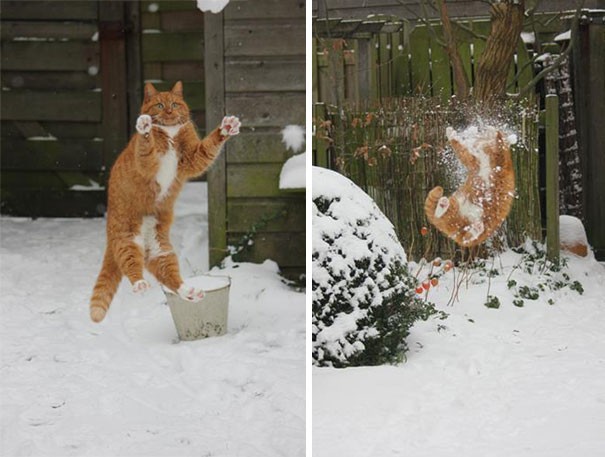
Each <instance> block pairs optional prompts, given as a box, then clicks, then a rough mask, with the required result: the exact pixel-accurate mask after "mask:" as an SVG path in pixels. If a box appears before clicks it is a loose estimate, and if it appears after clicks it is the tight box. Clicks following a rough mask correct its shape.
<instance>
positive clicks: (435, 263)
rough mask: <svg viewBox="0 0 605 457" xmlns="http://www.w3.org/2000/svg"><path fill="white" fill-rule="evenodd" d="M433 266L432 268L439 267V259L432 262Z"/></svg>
mask: <svg viewBox="0 0 605 457" xmlns="http://www.w3.org/2000/svg"><path fill="white" fill-rule="evenodd" d="M433 266H434V267H440V266H441V259H440V258H439V257H437V258H436V259H435V260H433Z"/></svg>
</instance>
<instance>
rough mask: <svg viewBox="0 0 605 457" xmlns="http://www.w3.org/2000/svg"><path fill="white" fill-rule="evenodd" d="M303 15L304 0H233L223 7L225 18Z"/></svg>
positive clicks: (299, 16)
mask: <svg viewBox="0 0 605 457" xmlns="http://www.w3.org/2000/svg"><path fill="white" fill-rule="evenodd" d="M304 17H305V1H304V0H264V1H263V2H262V3H261V2H258V1H254V0H252V1H250V0H243V1H240V0H235V1H232V2H230V4H229V6H228V7H227V8H226V9H225V19H226V20H229V21H230V20H241V19H257V18H258V19H287V18H299V19H300V18H302V19H304Z"/></svg>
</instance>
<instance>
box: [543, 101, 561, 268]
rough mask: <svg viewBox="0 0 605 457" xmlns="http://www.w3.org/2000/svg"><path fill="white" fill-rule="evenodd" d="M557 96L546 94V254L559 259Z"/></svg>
mask: <svg viewBox="0 0 605 457" xmlns="http://www.w3.org/2000/svg"><path fill="white" fill-rule="evenodd" d="M559 246H560V245H559V97H558V96H557V95H555V94H549V95H547V96H546V256H547V258H548V259H549V260H551V261H553V262H558V261H559Z"/></svg>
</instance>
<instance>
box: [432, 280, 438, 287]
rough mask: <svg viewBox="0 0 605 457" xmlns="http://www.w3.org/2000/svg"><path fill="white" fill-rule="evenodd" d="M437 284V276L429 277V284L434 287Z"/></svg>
mask: <svg viewBox="0 0 605 457" xmlns="http://www.w3.org/2000/svg"><path fill="white" fill-rule="evenodd" d="M437 284H439V280H438V279H437V278H433V279H431V286H433V287H435V286H436V285H437Z"/></svg>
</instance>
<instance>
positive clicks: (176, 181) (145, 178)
mask: <svg viewBox="0 0 605 457" xmlns="http://www.w3.org/2000/svg"><path fill="white" fill-rule="evenodd" d="M182 95H183V86H182V84H181V83H180V82H178V83H176V84H175V86H174V87H173V89H172V90H171V91H169V92H157V91H156V90H155V88H154V87H153V86H152V85H151V84H147V85H146V86H145V99H144V102H143V105H142V107H141V116H140V117H139V119H138V120H137V132H138V133H135V134H134V135H133V136H132V138H131V139H130V142H129V143H128V145H127V146H126V148H125V149H124V151H122V153H121V154H120V156H119V157H118V158H117V160H116V162H115V164H114V165H113V167H112V170H111V174H110V177H109V184H108V202H107V248H106V251H105V256H104V260H103V266H102V267H101V272H100V273H99V276H98V279H97V282H96V284H95V287H94V290H93V293H92V298H91V300H90V317H91V319H92V320H93V321H94V322H100V321H102V320H103V319H104V317H105V315H106V314H107V310H108V309H109V306H110V305H111V301H112V299H113V296H114V295H115V293H116V291H117V289H118V286H119V284H120V281H121V278H122V277H123V276H125V277H126V278H127V279H128V280H129V281H130V283H131V284H132V285H133V286H134V289H133V290H134V291H135V292H143V291H144V290H145V289H146V288H147V287H148V286H149V284H148V283H147V282H146V281H145V280H144V278H143V269H144V268H145V267H146V268H147V269H148V270H149V272H150V273H152V274H153V275H154V276H155V277H156V278H157V279H158V281H160V282H161V283H162V284H164V285H166V286H167V287H169V288H170V289H172V290H174V291H178V290H182V289H181V286H182V285H183V280H182V278H181V275H180V272H179V264H178V259H177V257H176V255H175V253H174V249H173V248H172V245H171V244H170V238H169V231H170V226H171V224H172V220H173V206H174V202H175V200H176V198H177V196H178V194H179V192H180V191H181V188H182V187H183V184H184V183H185V182H186V181H187V180H188V179H189V178H192V177H195V176H199V175H200V174H202V173H203V172H204V171H205V170H206V169H207V168H208V167H209V166H210V164H211V163H212V162H213V160H214V159H215V158H216V156H217V155H218V154H219V152H220V150H221V147H222V145H223V143H224V142H225V141H226V140H227V139H228V138H229V137H230V136H233V135H236V134H237V133H239V120H237V119H236V118H233V117H229V118H225V119H224V120H223V123H222V124H221V126H220V127H217V128H216V129H215V130H213V131H212V132H210V134H209V135H208V136H207V137H205V138H204V139H202V140H200V139H199V137H198V135H197V133H196V131H195V128H194V126H193V124H192V123H191V121H190V120H189V108H188V107H187V104H186V103H185V101H184V100H183V97H182ZM198 295H199V294H198Z"/></svg>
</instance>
